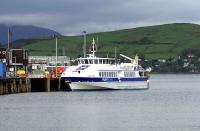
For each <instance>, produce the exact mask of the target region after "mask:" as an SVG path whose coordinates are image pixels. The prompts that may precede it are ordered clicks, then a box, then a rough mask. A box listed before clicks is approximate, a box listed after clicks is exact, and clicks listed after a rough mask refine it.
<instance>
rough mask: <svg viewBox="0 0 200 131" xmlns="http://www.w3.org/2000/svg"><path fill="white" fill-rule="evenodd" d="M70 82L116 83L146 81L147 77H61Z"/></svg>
mask: <svg viewBox="0 0 200 131" xmlns="http://www.w3.org/2000/svg"><path fill="white" fill-rule="evenodd" d="M63 79H65V80H70V81H71V82H117V81H147V80H148V78H147V77H142V78H120V79H118V78H98V77H63Z"/></svg>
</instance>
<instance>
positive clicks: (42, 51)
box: [19, 23, 200, 59]
mask: <svg viewBox="0 0 200 131" xmlns="http://www.w3.org/2000/svg"><path fill="white" fill-rule="evenodd" d="M97 36H98V55H100V56H106V55H107V54H109V55H110V56H114V50H115V47H116V48H117V53H118V54H119V53H123V54H125V55H128V56H134V55H135V54H143V55H144V56H145V58H146V59H163V58H169V57H174V56H176V55H177V54H179V53H180V52H181V51H183V50H184V49H188V48H194V49H200V25H196V24H188V23H174V24H165V25H158V26H148V27H140V28H133V29H126V30H118V31H112V32H100V33H94V34H88V35H87V49H89V46H90V44H91V42H92V39H93V37H94V38H95V39H96V38H97ZM144 38H146V39H147V40H148V41H150V42H149V43H145V42H144V43H142V42H143V41H142V39H144ZM141 41H142V42H141ZM23 42H24V43H23V44H21V47H22V48H26V49H29V50H30V55H55V39H53V38H44V39H39V40H27V41H23ZM19 45H20V44H19ZM82 46H83V36H63V37H60V38H58V55H62V53H63V48H64V51H65V55H67V56H70V57H73V58H76V57H78V56H80V55H82V54H83V53H82Z"/></svg>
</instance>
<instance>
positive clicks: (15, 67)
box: [13, 56, 17, 76]
mask: <svg viewBox="0 0 200 131" xmlns="http://www.w3.org/2000/svg"><path fill="white" fill-rule="evenodd" d="M13 58H14V59H15V76H16V73H17V72H16V70H17V68H16V56H14V57H13Z"/></svg>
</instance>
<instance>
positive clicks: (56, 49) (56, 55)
mask: <svg viewBox="0 0 200 131" xmlns="http://www.w3.org/2000/svg"><path fill="white" fill-rule="evenodd" d="M57 63H58V38H57V37H56V78H57V65H58V64H57Z"/></svg>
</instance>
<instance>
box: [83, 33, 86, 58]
mask: <svg viewBox="0 0 200 131" xmlns="http://www.w3.org/2000/svg"><path fill="white" fill-rule="evenodd" d="M83 35H84V45H83V55H84V58H85V57H86V31H83Z"/></svg>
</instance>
